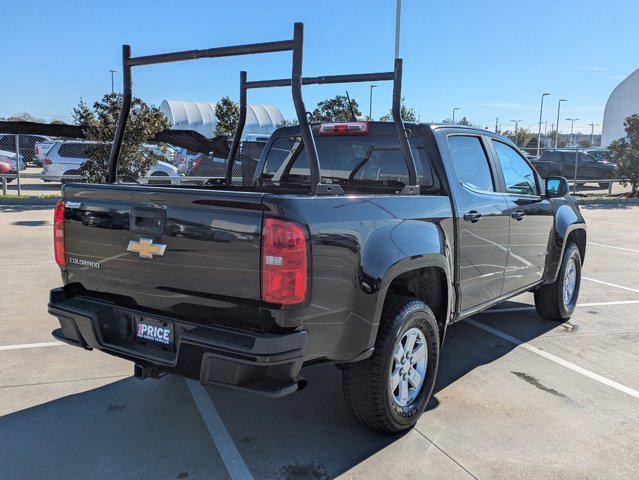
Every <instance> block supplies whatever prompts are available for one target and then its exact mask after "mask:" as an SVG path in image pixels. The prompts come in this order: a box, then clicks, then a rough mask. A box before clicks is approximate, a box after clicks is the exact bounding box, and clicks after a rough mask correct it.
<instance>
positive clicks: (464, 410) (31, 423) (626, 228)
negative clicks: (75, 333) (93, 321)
mask: <svg viewBox="0 0 639 480" xmlns="http://www.w3.org/2000/svg"><path fill="white" fill-rule="evenodd" d="M582 211H583V213H584V216H585V217H586V220H587V221H588V228H589V233H588V241H589V245H588V248H587V255H586V263H585V265H584V270H583V276H584V279H583V281H582V287H581V294H580V304H579V305H578V308H577V310H576V312H575V314H574V316H573V318H572V319H571V321H570V322H568V323H565V324H557V323H554V322H549V321H546V320H543V319H541V318H540V317H538V316H537V315H536V313H535V311H534V308H532V307H531V305H532V302H533V299H532V295H531V294H524V295H521V296H519V297H517V298H515V299H513V300H512V301H510V302H507V303H505V304H503V305H501V306H500V307H499V308H500V310H499V311H492V312H485V313H483V314H480V315H477V316H475V317H474V318H473V319H471V320H470V321H465V322H460V323H458V324H455V325H453V326H452V327H451V328H450V329H449V331H448V336H447V339H446V344H445V346H444V349H443V352H442V357H441V360H440V370H439V376H438V381H437V385H436V387H435V393H434V396H433V399H432V401H431V404H430V406H429V411H428V412H426V413H425V414H424V416H423V417H422V418H421V420H420V421H419V423H418V425H417V427H416V428H415V429H414V430H412V431H410V432H408V433H405V434H403V435H397V436H384V435H377V434H374V433H371V432H369V431H368V430H366V429H365V428H363V427H361V426H360V425H359V424H358V423H356V422H355V421H354V420H353V419H352V418H351V417H350V415H349V414H348V412H347V411H346V409H345V407H344V403H343V400H342V394H341V379H340V375H339V371H338V370H337V369H336V368H334V367H332V366H318V367H312V368H309V369H307V370H306V372H305V377H306V378H307V379H308V381H309V385H308V387H307V388H306V389H305V390H303V391H301V392H299V393H296V394H295V395H292V396H290V397H287V398H284V399H280V400H271V399H265V398H261V397H257V396H252V395H248V394H242V393H237V392H233V391H229V390H225V389H219V388H207V389H206V390H204V389H203V388H202V387H201V386H200V385H199V384H198V383H187V382H185V381H184V380H183V379H181V378H177V377H172V376H167V377H164V378H163V379H161V380H158V381H156V380H145V381H139V380H136V379H134V378H132V365H131V364H129V363H128V362H125V361H121V360H119V359H116V358H113V357H110V356H108V355H106V354H103V353H100V352H86V351H82V350H80V349H78V348H73V347H69V346H66V345H63V344H59V343H56V342H54V341H53V338H52V337H51V335H50V332H51V330H52V329H54V328H56V327H57V326H58V325H57V321H56V320H55V319H54V318H53V317H50V316H49V315H48V314H47V312H46V303H47V295H48V291H49V289H50V288H52V287H54V286H58V285H59V284H60V276H59V271H58V268H57V266H56V265H55V263H54V261H53V255H52V234H51V220H52V208H51V207H44V206H42V207H40V206H28V207H27V206H23V207H11V206H2V205H0V291H1V292H2V294H1V295H0V478H2V479H14V478H60V479H67V478H110V479H113V478H132V479H133V478H135V479H138V478H154V479H155V478H162V479H164V478H166V479H176V478H177V479H200V478H214V479H223V478H251V477H252V478H255V479H262V478H265V479H271V478H283V479H287V480H288V479H305V480H306V479H324V478H335V477H340V478H346V479H351V478H366V479H368V478H372V479H377V478H383V479H390V478H393V479H394V478H415V479H422V478H437V479H457V478H462V479H463V478H479V479H488V478H499V479H501V478H553V479H556V478H562V479H563V478H566V479H572V478H575V479H582V478H591V479H604V478H615V479H616V478H619V479H631V478H639V325H638V322H639V241H638V240H639V206H627V207H625V208H624V207H619V206H615V207H612V206H610V205H606V206H603V205H601V206H595V205H591V206H588V207H585V208H582Z"/></svg>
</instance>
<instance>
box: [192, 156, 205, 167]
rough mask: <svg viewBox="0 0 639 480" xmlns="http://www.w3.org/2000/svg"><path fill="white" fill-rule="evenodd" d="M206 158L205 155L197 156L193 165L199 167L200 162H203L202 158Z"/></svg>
mask: <svg viewBox="0 0 639 480" xmlns="http://www.w3.org/2000/svg"><path fill="white" fill-rule="evenodd" d="M203 159H204V157H197V158H196V159H195V160H193V167H194V168H197V167H199V166H200V163H202V160H203Z"/></svg>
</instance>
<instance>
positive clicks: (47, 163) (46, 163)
mask: <svg viewBox="0 0 639 480" xmlns="http://www.w3.org/2000/svg"><path fill="white" fill-rule="evenodd" d="M42 163H43V164H45V165H51V164H53V162H52V161H51V160H49V159H48V158H45V159H44V160H42Z"/></svg>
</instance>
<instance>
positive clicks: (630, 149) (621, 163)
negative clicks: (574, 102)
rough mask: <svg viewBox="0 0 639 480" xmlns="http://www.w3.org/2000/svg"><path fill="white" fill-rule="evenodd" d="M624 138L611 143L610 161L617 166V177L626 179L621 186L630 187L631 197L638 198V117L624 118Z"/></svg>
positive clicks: (636, 115) (635, 115)
mask: <svg viewBox="0 0 639 480" xmlns="http://www.w3.org/2000/svg"><path fill="white" fill-rule="evenodd" d="M623 126H624V128H625V130H626V137H625V138H620V139H618V140H615V141H613V142H612V143H611V144H610V146H609V147H608V148H609V149H610V153H611V155H612V160H613V162H615V163H616V164H617V176H619V177H621V178H624V179H627V181H624V182H622V183H623V186H624V187H625V186H626V185H628V184H630V185H631V186H632V193H631V194H630V195H631V196H632V197H637V196H638V190H639V115H638V114H636V113H635V114H634V115H630V116H629V117H626V120H625V121H624V122H623Z"/></svg>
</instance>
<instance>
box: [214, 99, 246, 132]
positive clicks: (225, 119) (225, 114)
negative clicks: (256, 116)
mask: <svg viewBox="0 0 639 480" xmlns="http://www.w3.org/2000/svg"><path fill="white" fill-rule="evenodd" d="M215 117H216V118H217V129H216V131H215V134H216V135H226V136H227V137H232V136H233V134H234V133H235V129H236V128H237V124H238V122H239V121H240V105H239V104H238V103H235V102H234V101H233V100H231V99H230V98H229V97H222V98H221V99H220V101H219V102H217V103H216V104H215Z"/></svg>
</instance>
